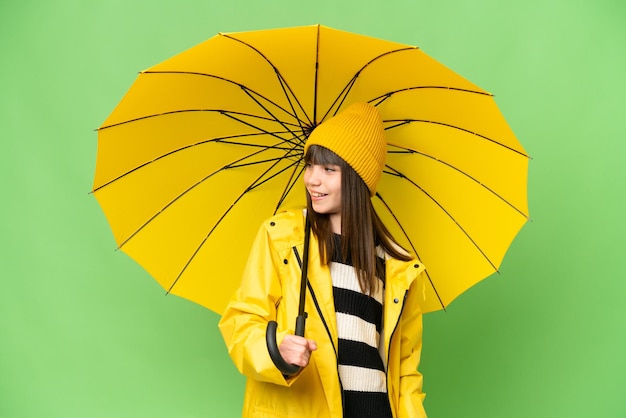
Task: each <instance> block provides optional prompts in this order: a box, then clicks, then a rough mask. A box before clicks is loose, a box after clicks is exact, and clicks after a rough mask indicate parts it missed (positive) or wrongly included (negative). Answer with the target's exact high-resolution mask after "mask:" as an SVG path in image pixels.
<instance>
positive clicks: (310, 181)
mask: <svg viewBox="0 0 626 418" xmlns="http://www.w3.org/2000/svg"><path fill="white" fill-rule="evenodd" d="M304 182H305V183H306V184H307V185H312V186H315V185H319V184H320V167H319V166H317V165H311V166H309V167H307V169H306V170H305V172H304Z"/></svg>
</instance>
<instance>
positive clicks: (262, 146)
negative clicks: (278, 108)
mask: <svg viewBox="0 0 626 418" xmlns="http://www.w3.org/2000/svg"><path fill="white" fill-rule="evenodd" d="M278 133H280V132H276V133H275V134H278ZM267 134H268V133H267V132H259V133H251V134H243V135H232V136H225V137H221V138H212V139H209V140H204V141H200V142H196V143H194V144H189V145H186V146H184V147H181V148H177V149H175V150H172V151H169V152H167V153H165V154H162V155H159V156H158V157H155V158H153V159H152V160H150V161H147V162H145V163H143V164H141V165H139V166H137V167H135V168H133V169H131V170H128V171H127V172H125V173H123V174H120V175H119V176H117V177H115V178H114V179H112V180H109V181H108V182H106V183H104V184H101V185H100V186H98V187H95V188H94V189H93V190H92V191H91V193H94V192H97V191H98V190H100V189H102V188H104V187H106V186H108V185H110V184H111V183H114V182H116V181H118V180H120V179H122V178H124V177H126V176H127V175H129V174H131V173H134V172H135V171H137V170H140V169H142V168H144V167H146V166H148V165H150V164H152V163H155V162H157V161H159V160H162V159H163V158H166V157H169V156H171V155H173V154H176V153H178V152H181V151H184V150H187V149H190V148H193V147H196V146H200V145H205V144H209V143H212V142H219V143H225V144H233V145H241V146H248V147H253V148H262V150H267V149H283V147H281V146H279V145H273V146H272V145H269V146H268V145H258V144H247V143H245V142H234V141H228V139H231V138H243V137H251V136H263V135H267ZM273 136H276V135H273ZM279 138H280V137H279ZM253 155H254V154H252V155H250V156H253ZM250 156H246V157H244V158H248V157H250Z"/></svg>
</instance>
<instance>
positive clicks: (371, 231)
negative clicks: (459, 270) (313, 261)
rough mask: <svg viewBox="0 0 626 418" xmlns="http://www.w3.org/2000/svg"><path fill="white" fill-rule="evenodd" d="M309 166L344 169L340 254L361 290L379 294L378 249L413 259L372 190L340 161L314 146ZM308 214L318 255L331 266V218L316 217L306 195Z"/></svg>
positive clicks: (307, 155) (309, 152) (305, 159)
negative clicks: (393, 232) (380, 214)
mask: <svg viewBox="0 0 626 418" xmlns="http://www.w3.org/2000/svg"><path fill="white" fill-rule="evenodd" d="M304 161H305V163H306V164H316V165H327V164H330V165H337V166H339V167H340V168H341V235H342V238H343V239H342V240H341V247H342V248H341V254H342V257H343V259H344V261H345V260H347V259H348V258H350V259H351V260H352V265H353V266H354V268H355V269H356V272H357V277H358V279H359V284H360V286H361V290H362V291H363V292H364V293H367V294H371V293H372V292H373V291H374V290H376V284H377V281H376V276H377V273H378V277H380V278H383V277H382V276H381V271H380V270H378V269H379V268H380V266H379V263H378V262H377V257H376V245H380V246H381V247H382V249H383V250H384V251H385V252H386V253H387V254H389V255H390V256H391V257H393V258H396V259H399V260H403V261H409V260H411V258H412V257H411V256H410V255H409V254H408V252H406V251H403V250H404V249H403V248H401V247H400V246H399V245H398V244H397V243H396V242H395V240H394V239H393V237H392V236H391V234H390V233H389V231H388V230H387V228H386V227H385V225H384V224H383V222H382V221H381V219H380V218H379V217H378V214H377V213H376V211H375V210H374V206H373V205H372V201H371V194H370V190H369V189H368V187H367V185H366V184H365V182H364V181H363V179H361V177H359V175H358V174H357V173H356V171H354V170H353V169H352V167H350V166H349V165H348V164H347V163H346V162H345V161H344V160H343V159H342V158H341V157H339V156H338V155H337V154H335V153H334V152H332V151H330V150H329V149H327V148H324V147H322V146H320V145H311V146H310V147H309V148H308V150H307V153H306V155H305V156H304ZM307 213H308V214H309V215H308V216H309V219H310V220H311V231H312V232H313V233H314V234H315V236H316V237H317V239H318V242H319V252H320V257H321V259H322V262H323V263H326V264H329V263H330V262H331V261H332V257H333V254H334V252H335V240H334V236H333V232H332V229H331V225H330V217H329V216H328V215H325V214H320V213H316V212H315V211H314V210H313V207H312V205H311V198H310V196H309V195H308V193H307Z"/></svg>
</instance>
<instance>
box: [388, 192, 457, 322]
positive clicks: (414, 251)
mask: <svg viewBox="0 0 626 418" xmlns="http://www.w3.org/2000/svg"><path fill="white" fill-rule="evenodd" d="M376 197H377V198H378V199H379V200H380V201H381V202H382V204H383V205H384V206H385V208H386V209H387V211H388V212H389V214H391V216H392V217H393V220H394V221H395V222H396V225H398V227H399V228H400V230H401V231H402V234H403V235H404V237H405V238H406V240H407V241H408V242H409V245H410V246H411V249H412V250H413V253H415V255H416V256H417V258H420V255H419V253H418V251H417V249H416V248H415V245H413V241H412V240H411V237H410V236H409V234H408V232H406V230H405V229H404V227H403V226H402V223H401V222H400V220H399V219H398V217H397V216H396V214H395V213H394V211H393V210H392V209H391V207H390V206H389V204H387V201H386V200H385V199H383V197H382V196H381V194H380V193H378V192H376ZM426 277H427V278H428V281H429V282H430V286H431V287H432V288H433V291H434V292H435V295H436V296H437V299H438V300H439V304H440V305H441V308H442V309H443V310H445V309H446V305H445V303H444V302H443V300H442V299H441V296H439V292H438V291H437V287H436V286H435V284H434V283H433V281H432V279H431V278H430V274H429V273H428V271H426Z"/></svg>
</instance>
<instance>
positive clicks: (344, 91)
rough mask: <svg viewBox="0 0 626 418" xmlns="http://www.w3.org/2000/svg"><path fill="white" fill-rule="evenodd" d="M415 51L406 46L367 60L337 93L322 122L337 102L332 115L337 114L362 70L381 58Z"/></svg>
mask: <svg viewBox="0 0 626 418" xmlns="http://www.w3.org/2000/svg"><path fill="white" fill-rule="evenodd" d="M417 49H419V48H418V47H416V46H407V47H404V48H399V49H394V50H391V51H386V52H383V53H382V54H380V55H377V56H375V57H374V58H372V59H371V60H369V61H368V62H366V63H365V64H363V66H362V67H361V68H359V70H358V71H357V72H356V73H354V75H353V76H352V78H351V79H350V81H348V83H347V84H346V85H345V86H344V88H343V89H342V90H341V92H339V94H338V95H337V97H336V98H335V100H334V101H333V103H332V104H331V105H330V107H329V108H328V110H327V111H326V113H325V114H324V117H323V118H322V120H324V119H325V118H326V117H327V116H328V115H329V114H330V113H331V111H332V109H333V107H335V105H336V104H337V102H339V105H338V106H337V109H335V112H334V114H337V112H338V111H339V109H340V108H341V106H342V104H343V103H344V101H345V100H346V99H347V97H348V95H349V94H350V91H351V90H352V87H353V86H354V84H355V83H356V80H357V78H359V76H360V75H361V73H362V72H363V70H365V69H366V68H367V67H368V66H370V65H371V64H372V63H373V62H374V61H376V60H378V59H381V58H383V57H385V56H387V55H390V54H395V53H398V52H403V51H411V50H417Z"/></svg>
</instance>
